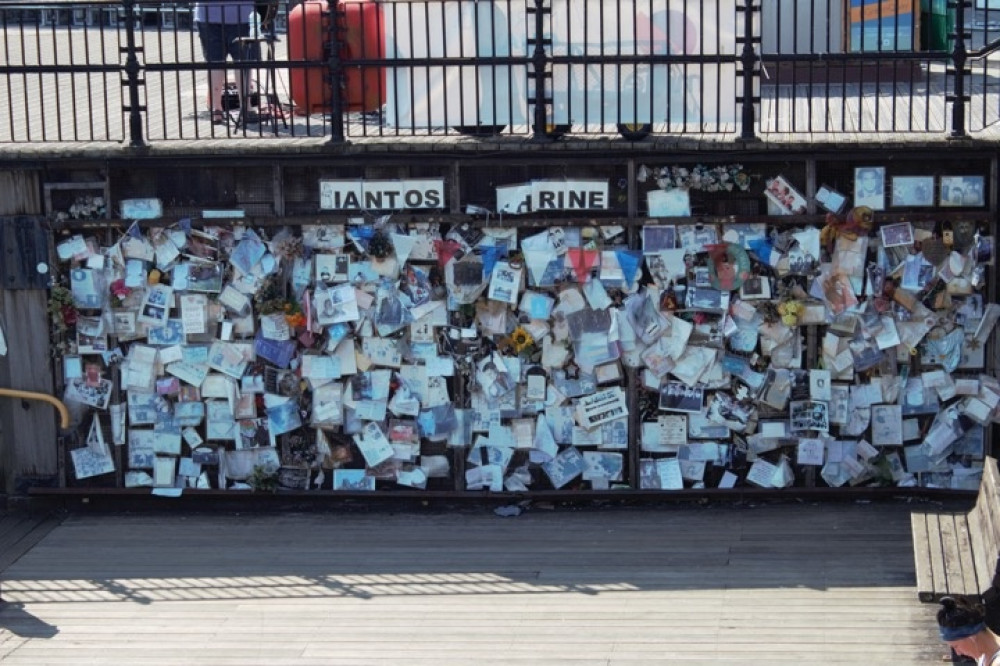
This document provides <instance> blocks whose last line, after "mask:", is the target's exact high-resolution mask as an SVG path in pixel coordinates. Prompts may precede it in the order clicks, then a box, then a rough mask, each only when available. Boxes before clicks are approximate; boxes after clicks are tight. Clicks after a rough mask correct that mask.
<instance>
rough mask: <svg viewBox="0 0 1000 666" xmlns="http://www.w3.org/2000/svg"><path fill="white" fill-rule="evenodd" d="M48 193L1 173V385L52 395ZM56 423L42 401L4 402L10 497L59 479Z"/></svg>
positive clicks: (0, 412)
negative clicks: (42, 267) (44, 212)
mask: <svg viewBox="0 0 1000 666" xmlns="http://www.w3.org/2000/svg"><path fill="white" fill-rule="evenodd" d="M40 190H41V188H40V187H39V185H38V182H37V174H36V173H33V172H30V171H9V172H0V216H9V217H0V320H2V323H3V327H4V335H5V337H6V339H7V348H8V351H7V355H6V356H0V386H2V387H5V388H16V389H24V390H28V391H38V392H41V393H47V394H49V395H51V394H52V391H53V382H52V365H51V354H50V346H49V318H48V312H47V306H48V290H47V288H46V287H47V284H48V276H47V275H46V274H43V273H40V272H39V271H38V265H39V264H40V263H46V265H47V262H48V259H49V257H48V242H47V240H48V235H47V233H46V232H45V231H44V230H43V229H42V226H41V220H40V218H39V217H37V216H38V215H39V214H40V213H41V208H42V202H41V197H40V195H39V193H40ZM56 436H57V430H56V417H55V415H54V413H53V411H52V408H51V407H50V406H48V405H46V404H42V403H36V402H26V401H25V402H22V401H19V400H10V399H3V400H0V475H2V477H3V484H4V486H3V487H4V490H5V491H6V492H7V493H8V494H14V493H17V492H21V491H23V490H24V488H25V487H26V486H27V485H30V484H32V483H36V482H38V483H49V482H51V481H53V480H54V479H55V478H56V476H57V473H58V461H57V455H56Z"/></svg>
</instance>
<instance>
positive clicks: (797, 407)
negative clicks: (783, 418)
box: [788, 400, 830, 432]
mask: <svg viewBox="0 0 1000 666" xmlns="http://www.w3.org/2000/svg"><path fill="white" fill-rule="evenodd" d="M788 409H789V415H788V416H789V421H790V423H791V430H792V432H804V431H810V430H818V431H821V432H827V431H828V430H830V415H829V407H828V405H827V403H825V402H822V401H819V400H795V401H793V402H791V403H790V404H789V406H788Z"/></svg>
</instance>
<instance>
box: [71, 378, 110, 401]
mask: <svg viewBox="0 0 1000 666" xmlns="http://www.w3.org/2000/svg"><path fill="white" fill-rule="evenodd" d="M112 386H113V384H112V382H111V380H110V379H100V380H98V382H97V384H96V385H92V383H91V382H88V381H87V379H86V377H78V378H75V379H71V380H69V381H68V382H66V390H65V392H64V393H63V399H64V400H65V401H66V402H76V403H80V404H83V405H88V406H90V407H96V408H97V409H107V408H108V401H109V400H110V399H111V388H112Z"/></svg>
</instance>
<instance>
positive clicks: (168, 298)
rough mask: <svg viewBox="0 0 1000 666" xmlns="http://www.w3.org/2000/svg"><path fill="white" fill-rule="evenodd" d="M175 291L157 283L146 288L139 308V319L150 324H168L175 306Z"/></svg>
mask: <svg viewBox="0 0 1000 666" xmlns="http://www.w3.org/2000/svg"><path fill="white" fill-rule="evenodd" d="M173 300H174V291H173V289H171V288H170V287H167V286H164V285H161V284H157V285H152V286H151V287H149V289H147V290H146V295H145V297H144V298H143V299H142V306H141V308H140V309H139V317H138V319H139V321H140V322H142V323H144V324H148V325H149V326H153V327H155V326H166V324H167V320H168V319H169V318H170V309H171V307H173Z"/></svg>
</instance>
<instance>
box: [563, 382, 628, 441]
mask: <svg viewBox="0 0 1000 666" xmlns="http://www.w3.org/2000/svg"><path fill="white" fill-rule="evenodd" d="M574 404H575V409H576V422H577V423H578V424H579V425H581V426H582V427H584V428H587V429H588V430H589V429H592V428H596V427H597V426H599V425H602V424H604V423H608V422H609V421H614V420H617V419H620V418H622V417H625V416H628V406H627V404H626V398H625V391H624V390H623V389H622V388H620V387H617V386H616V387H614V388H608V389H603V390H600V391H597V392H596V393H594V394H592V395H587V396H584V397H581V398H578V399H577V400H576V401H575V403H574Z"/></svg>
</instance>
